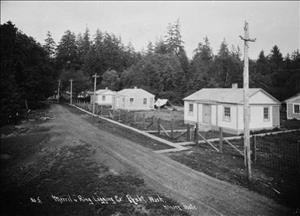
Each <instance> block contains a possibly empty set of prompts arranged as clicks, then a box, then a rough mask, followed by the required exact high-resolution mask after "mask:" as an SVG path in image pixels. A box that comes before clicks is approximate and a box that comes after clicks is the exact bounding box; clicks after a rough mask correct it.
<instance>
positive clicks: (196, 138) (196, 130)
mask: <svg viewBox="0 0 300 216" xmlns="http://www.w3.org/2000/svg"><path fill="white" fill-rule="evenodd" d="M194 140H195V143H196V145H197V144H198V123H196V127H195V133H194Z"/></svg>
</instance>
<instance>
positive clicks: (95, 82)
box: [93, 73, 99, 114]
mask: <svg viewBox="0 0 300 216" xmlns="http://www.w3.org/2000/svg"><path fill="white" fill-rule="evenodd" d="M98 77H99V76H98V75H97V74H96V73H95V74H94V75H93V78H94V96H93V114H95V100H96V84H97V78H98Z"/></svg>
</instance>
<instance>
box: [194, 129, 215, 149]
mask: <svg viewBox="0 0 300 216" xmlns="http://www.w3.org/2000/svg"><path fill="white" fill-rule="evenodd" d="M197 134H198V136H200V137H201V138H202V139H203V140H204V141H205V142H206V143H207V144H209V145H210V146H211V147H212V148H213V149H215V150H216V151H217V152H219V149H218V148H217V147H215V146H214V145H213V144H212V143H211V142H209V141H208V140H207V139H206V138H205V137H204V136H202V135H201V134H200V133H199V131H198V133H197Z"/></svg>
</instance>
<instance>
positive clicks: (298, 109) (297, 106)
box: [293, 104, 300, 114]
mask: <svg viewBox="0 0 300 216" xmlns="http://www.w3.org/2000/svg"><path fill="white" fill-rule="evenodd" d="M293 107H294V113H295V114H296V113H297V114H299V113H300V104H294V105H293Z"/></svg>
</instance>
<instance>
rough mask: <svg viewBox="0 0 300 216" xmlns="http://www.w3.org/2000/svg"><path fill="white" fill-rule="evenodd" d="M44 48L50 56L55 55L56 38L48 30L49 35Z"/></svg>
mask: <svg viewBox="0 0 300 216" xmlns="http://www.w3.org/2000/svg"><path fill="white" fill-rule="evenodd" d="M43 47H44V49H45V50H46V52H47V53H48V55H49V57H50V58H54V57H55V50H56V43H55V41H54V39H53V38H52V35H51V32H50V31H48V32H47V37H46V39H45V44H44V45H43Z"/></svg>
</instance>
